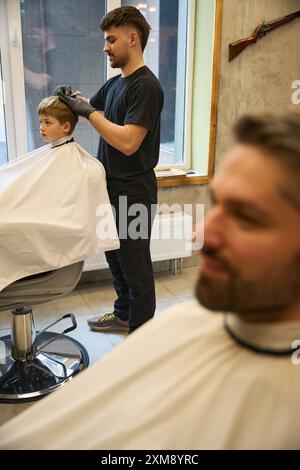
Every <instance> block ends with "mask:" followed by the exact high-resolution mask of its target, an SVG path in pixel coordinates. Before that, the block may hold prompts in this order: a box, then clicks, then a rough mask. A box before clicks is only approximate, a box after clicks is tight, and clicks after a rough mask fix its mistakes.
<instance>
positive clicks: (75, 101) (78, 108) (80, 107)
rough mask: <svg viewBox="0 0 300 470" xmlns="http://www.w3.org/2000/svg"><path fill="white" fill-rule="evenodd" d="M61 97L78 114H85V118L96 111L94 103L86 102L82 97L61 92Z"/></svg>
mask: <svg viewBox="0 0 300 470" xmlns="http://www.w3.org/2000/svg"><path fill="white" fill-rule="evenodd" d="M58 96H59V98H60V99H61V101H63V102H64V103H65V104H66V105H67V106H69V108H70V109H71V111H73V113H75V114H78V116H83V117H85V118H87V119H88V118H89V115H90V114H91V113H93V112H94V111H96V109H95V108H93V106H92V105H90V104H89V103H86V102H85V101H83V100H82V99H80V98H72V97H71V96H67V95H64V94H63V93H59V95H58Z"/></svg>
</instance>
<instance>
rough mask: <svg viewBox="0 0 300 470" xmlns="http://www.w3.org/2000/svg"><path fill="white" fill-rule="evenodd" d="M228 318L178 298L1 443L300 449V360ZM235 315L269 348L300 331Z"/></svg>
mask: <svg viewBox="0 0 300 470" xmlns="http://www.w3.org/2000/svg"><path fill="white" fill-rule="evenodd" d="M223 319H224V316H223V315H222V314H218V313H210V312H208V311H207V310H205V309H203V308H201V307H199V305H198V304H197V303H196V301H190V302H187V303H180V304H179V305H178V306H175V307H172V308H171V309H169V311H168V312H165V313H162V314H161V315H160V316H159V317H157V318H155V319H154V320H152V321H150V322H148V323H147V324H145V325H143V326H142V327H141V328H140V329H139V330H137V331H136V332H134V333H133V334H132V335H130V336H129V337H128V338H127V339H125V341H124V342H123V343H122V344H121V346H118V347H117V348H116V349H114V350H113V351H112V352H111V353H110V354H108V355H107V356H105V357H104V358H103V359H101V360H99V361H98V362H97V363H96V364H95V365H94V366H92V367H91V368H89V369H87V370H85V371H84V372H82V373H81V374H79V376H77V377H76V378H74V380H73V381H72V382H71V383H70V384H67V385H66V386H65V387H64V388H62V389H61V390H58V391H56V392H54V393H53V394H51V395H50V396H48V397H46V398H45V399H43V400H42V401H40V402H38V403H37V404H34V405H33V406H32V407H31V408H30V409H28V410H26V411H25V412H24V413H22V414H20V415H19V416H17V417H16V418H14V419H12V420H11V421H9V422H8V423H7V424H5V425H4V426H3V427H2V428H0V448H1V449H106V450H108V449H109V450H110V449H123V450H124V449H182V450H184V449H189V450H190V449H299V448H300V406H299V390H300V365H298V366H297V365H295V364H293V363H292V360H291V355H289V356H274V355H269V354H260V353H256V352H254V351H252V350H250V349H248V348H246V347H242V346H240V345H239V344H238V343H237V342H236V341H234V340H233V339H232V337H231V336H230V335H229V334H228V333H227V331H226V330H225V328H224V325H223ZM228 324H229V325H230V328H231V329H232V331H234V332H235V334H236V335H237V336H238V337H239V338H241V339H243V340H244V341H245V342H248V343H249V344H250V343H251V344H252V345H253V346H256V347H259V346H263V347H265V348H268V349H269V350H278V349H286V348H289V347H290V346H291V343H292V341H294V340H295V339H300V322H299V321H298V322H291V323H288V322H287V323H278V324H272V323H268V324H260V325H254V324H246V323H245V322H241V321H240V320H238V319H237V318H235V317H233V316H230V315H229V316H228Z"/></svg>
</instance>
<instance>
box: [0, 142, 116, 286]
mask: <svg viewBox="0 0 300 470" xmlns="http://www.w3.org/2000/svg"><path fill="white" fill-rule="evenodd" d="M70 138H71V137H70V136H68V138H64V139H61V140H60V141H57V142H55V143H54V144H52V145H50V144H49V145H45V146H43V147H40V148H38V149H37V150H34V151H33V152H30V153H28V154H26V155H25V156H23V157H20V158H17V159H16V160H13V161H12V162H10V163H7V164H5V165H3V166H1V167H0V260H1V263H0V291H1V290H2V289H4V288H5V287H6V286H7V285H9V284H10V283H12V282H14V281H16V280H18V279H21V278H23V277H26V276H30V275H32V274H37V273H40V272H45V271H50V270H52V269H56V268H60V267H63V266H67V265H69V264H72V263H76V262H77V261H81V260H84V259H86V258H88V257H89V256H92V255H93V254H96V253H99V252H101V251H108V250H114V249H117V248H119V240H118V235H117V230H116V226H115V221H114V217H113V213H112V208H111V205H110V202H109V198H108V193H107V189H106V175H105V170H104V167H103V165H102V164H101V163H100V162H99V161H98V160H97V159H96V158H94V157H92V156H91V155H89V154H88V153H87V152H86V151H85V150H84V149H83V148H82V147H81V146H80V145H79V144H77V143H76V142H74V141H71V142H70Z"/></svg>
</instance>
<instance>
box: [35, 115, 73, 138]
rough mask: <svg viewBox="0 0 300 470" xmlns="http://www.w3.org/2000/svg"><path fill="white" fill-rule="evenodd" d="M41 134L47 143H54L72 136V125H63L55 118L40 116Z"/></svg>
mask: <svg viewBox="0 0 300 470" xmlns="http://www.w3.org/2000/svg"><path fill="white" fill-rule="evenodd" d="M39 119H40V134H41V137H42V139H43V140H45V141H46V142H54V141H55V140H59V139H62V138H63V137H66V136H67V135H69V134H70V127H71V126H70V123H69V122H68V121H67V122H65V123H63V124H61V123H60V122H59V121H58V120H57V119H56V118H55V117H53V116H48V115H46V114H40V115H39Z"/></svg>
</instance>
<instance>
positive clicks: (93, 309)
mask: <svg viewBox="0 0 300 470" xmlns="http://www.w3.org/2000/svg"><path fill="white" fill-rule="evenodd" d="M196 278H197V268H187V269H185V270H184V271H183V273H182V274H177V275H176V276H174V275H173V274H171V273H169V272H163V273H157V274H156V275H155V284H156V297H157V308H156V313H155V314H156V315H159V314H160V313H161V312H163V311H164V310H165V309H166V308H168V307H170V306H172V305H174V304H176V303H178V302H183V301H184V300H187V299H190V298H191V297H192V296H193V291H194V284H195V281H196ZM114 299H115V292H114V290H113V288H112V283H111V281H102V283H101V285H99V287H86V288H78V289H76V290H75V291H73V292H71V294H69V295H67V296H66V297H63V298H61V299H59V300H53V301H52V302H48V303H46V304H41V305H37V306H35V307H34V315H35V324H36V327H37V329H42V328H44V327H45V326H46V325H48V324H49V323H51V322H52V321H54V320H55V319H56V318H58V317H59V316H61V315H64V314H65V313H69V312H73V313H74V315H75V316H76V320H77V324H78V326H77V329H76V330H74V331H73V332H71V333H69V335H70V336H72V337H73V338H75V339H77V340H79V341H80V342H81V343H82V344H84V346H85V347H86V349H87V350H88V353H89V355H90V363H93V362H95V361H96V360H98V359H100V358H101V357H102V356H104V355H105V354H107V353H109V351H111V350H112V349H113V348H114V347H116V346H117V345H118V344H119V343H120V342H122V341H124V338H125V336H124V335H121V334H112V333H99V332H93V331H91V330H90V329H89V327H88V325H87V323H86V321H87V319H88V318H90V317H91V316H93V315H95V314H97V313H102V312H103V313H104V312H107V311H111V308H112V304H113V301H114ZM9 326H10V312H9V311H5V312H0V336H4V335H6V334H8V333H9ZM54 328H55V327H54ZM61 329H62V328H61ZM52 331H53V329H52ZM54 331H55V330H54ZM58 331H61V330H58ZM29 406H32V403H24V404H3V403H0V424H2V423H4V422H5V421H7V420H9V419H10V418H11V417H13V416H15V415H16V414H18V413H20V412H21V411H22V410H23V409H25V408H27V407H29Z"/></svg>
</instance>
